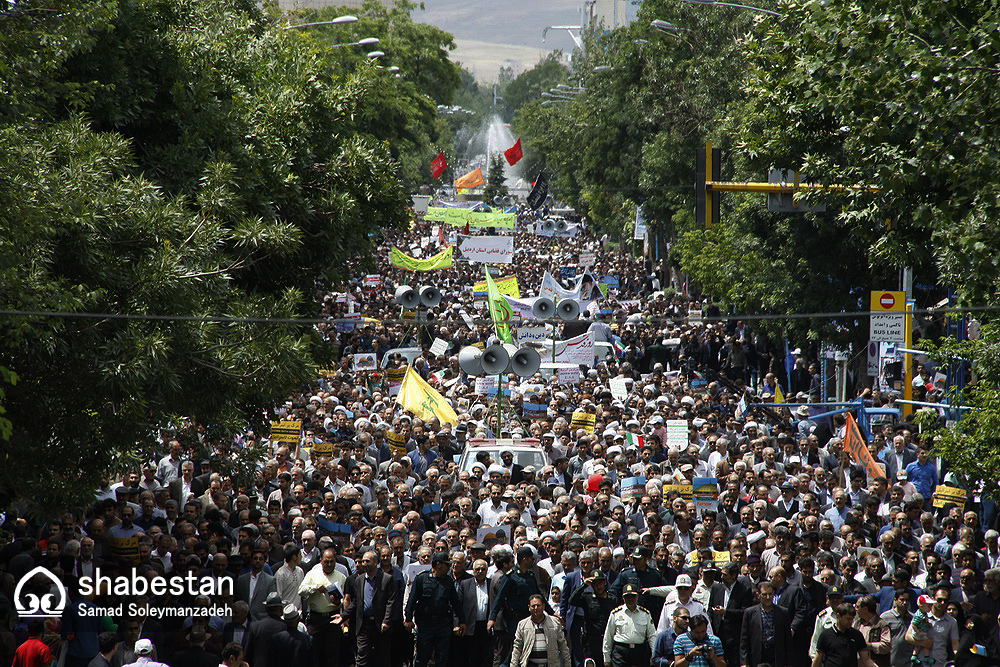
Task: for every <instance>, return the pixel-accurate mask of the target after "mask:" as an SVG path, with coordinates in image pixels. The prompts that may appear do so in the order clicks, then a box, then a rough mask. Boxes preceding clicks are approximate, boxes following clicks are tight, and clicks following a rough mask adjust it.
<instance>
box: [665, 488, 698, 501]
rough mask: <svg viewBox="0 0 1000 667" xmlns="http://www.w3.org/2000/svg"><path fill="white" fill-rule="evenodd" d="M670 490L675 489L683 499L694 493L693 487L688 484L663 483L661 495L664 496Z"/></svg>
mask: <svg viewBox="0 0 1000 667" xmlns="http://www.w3.org/2000/svg"><path fill="white" fill-rule="evenodd" d="M671 491H676V492H677V493H679V494H680V496H681V498H684V499H685V500H687V499H689V498H691V496H692V495H694V487H693V486H691V485H690V484H664V485H663V491H662V493H663V497H664V498H666V497H667V494H668V493H670V492H671Z"/></svg>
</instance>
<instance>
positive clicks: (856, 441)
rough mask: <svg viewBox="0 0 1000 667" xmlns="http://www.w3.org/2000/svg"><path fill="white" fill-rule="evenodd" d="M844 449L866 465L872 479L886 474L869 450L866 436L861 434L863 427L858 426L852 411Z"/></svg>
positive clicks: (855, 459) (845, 432) (848, 420)
mask: <svg viewBox="0 0 1000 667" xmlns="http://www.w3.org/2000/svg"><path fill="white" fill-rule="evenodd" d="M844 450H845V451H846V452H847V453H849V454H850V455H851V458H852V459H854V461H855V462H857V463H860V464H861V465H863V466H864V467H865V470H867V471H868V476H869V477H870V478H871V479H873V480H874V479H876V478H877V477H882V478H884V477H885V476H886V475H885V470H884V469H883V468H882V466H880V465H879V464H878V463H876V462H875V459H874V458H872V454H871V452H870V451H868V446H867V445H866V444H865V439H864V436H862V435H861V429H859V428H858V424H857V422H855V421H854V416H853V415H852V414H851V413H850V412H848V413H847V425H846V427H845V430H844Z"/></svg>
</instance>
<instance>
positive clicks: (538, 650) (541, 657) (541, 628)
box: [528, 620, 549, 665]
mask: <svg viewBox="0 0 1000 667" xmlns="http://www.w3.org/2000/svg"><path fill="white" fill-rule="evenodd" d="M528 662H529V663H533V664H540V665H544V664H547V663H548V662H549V645H548V642H546V641H545V621H544V620H543V621H542V622H541V623H535V643H534V644H532V646H531V653H529V654H528Z"/></svg>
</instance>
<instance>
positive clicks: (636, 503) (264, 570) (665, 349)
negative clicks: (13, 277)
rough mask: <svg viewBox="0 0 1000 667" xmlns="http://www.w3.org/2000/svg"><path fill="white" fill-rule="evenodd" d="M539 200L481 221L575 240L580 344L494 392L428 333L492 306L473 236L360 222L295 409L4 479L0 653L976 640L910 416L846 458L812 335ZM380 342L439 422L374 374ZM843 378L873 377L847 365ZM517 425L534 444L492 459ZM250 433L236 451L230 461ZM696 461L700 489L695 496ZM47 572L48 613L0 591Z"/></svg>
mask: <svg viewBox="0 0 1000 667" xmlns="http://www.w3.org/2000/svg"><path fill="white" fill-rule="evenodd" d="M538 218H539V214H536V213H532V212H530V211H522V212H521V213H520V214H519V215H518V223H517V228H516V229H515V230H503V229H500V230H495V231H494V232H493V233H494V234H504V233H513V234H514V237H515V242H514V243H515V248H516V250H515V253H514V258H513V263H512V264H507V265H497V266H495V267H493V268H495V269H499V271H498V272H497V279H498V280H499V279H502V278H503V277H507V276H515V277H516V278H517V281H518V285H519V289H520V292H521V296H522V297H531V296H533V295H534V294H536V293H537V291H538V289H539V285H540V284H541V281H542V278H543V275H544V274H545V272H549V273H550V274H552V275H553V276H554V277H555V278H557V279H561V280H562V283H563V287H566V288H569V287H571V283H572V282H573V280H574V279H573V278H570V277H569V275H570V274H573V275H574V276H575V275H576V274H577V273H578V272H580V273H582V272H583V268H581V267H579V264H580V261H581V259H582V258H581V254H584V255H585V256H589V255H591V254H592V255H593V262H594V263H593V266H591V267H589V268H590V271H591V272H592V275H594V276H596V277H597V278H598V280H600V281H601V282H602V285H603V287H602V289H601V292H600V295H599V296H598V298H597V299H595V300H594V301H592V302H590V303H589V304H587V308H585V310H584V313H583V314H582V315H581V316H580V318H579V319H577V320H575V321H570V322H565V323H563V322H561V321H559V322H558V324H557V325H556V327H555V331H554V332H553V336H555V337H557V338H560V337H563V338H568V337H570V336H571V335H578V334H582V333H587V332H590V333H591V335H592V336H593V337H594V339H595V340H596V341H599V342H601V343H607V344H608V345H604V346H601V347H600V348H599V350H600V354H595V358H594V359H593V361H592V363H589V364H582V365H581V366H580V368H579V372H578V373H574V374H573V375H574V376H575V377H572V378H569V377H567V376H566V375H565V374H559V373H557V372H555V371H554V370H551V369H547V368H542V369H539V372H538V373H536V374H535V375H533V376H531V377H525V378H521V377H518V376H517V375H515V374H513V373H510V374H507V375H505V376H504V377H503V383H504V387H503V389H504V390H505V391H501V392H499V393H500V395H502V396H503V397H504V398H503V400H504V402H505V405H504V409H496V405H495V402H496V397H495V396H490V395H486V394H480V393H476V381H475V380H476V379H475V377H472V376H469V375H468V374H467V373H465V372H464V371H463V370H462V368H461V366H460V364H459V361H458V357H457V355H458V351H459V350H460V349H461V348H463V347H464V346H468V345H473V344H476V343H481V344H486V343H489V342H490V341H491V337H493V336H494V335H495V333H496V332H495V330H494V325H493V323H492V322H491V321H490V316H489V314H488V311H487V308H486V306H485V302H484V300H483V295H482V294H481V293H479V292H478V291H477V290H475V289H474V285H475V283H476V282H479V281H481V280H482V279H483V277H484V270H483V265H482V264H479V263H470V262H455V263H454V265H452V266H451V267H449V268H444V269H439V270H436V271H432V272H427V273H413V272H407V271H403V270H401V269H398V268H394V267H392V266H391V265H390V262H389V256H390V252H389V251H390V248H391V246H397V247H398V248H400V249H401V250H403V251H404V252H407V253H409V254H414V255H416V254H419V255H421V256H424V257H427V256H430V255H433V254H434V253H435V252H437V251H438V250H439V249H441V248H442V247H444V245H445V244H447V243H449V242H450V238H449V237H450V235H451V234H453V233H454V232H455V231H456V230H455V229H454V228H447V227H444V228H442V227H440V226H438V225H436V224H434V223H428V222H423V221H420V220H418V221H417V222H415V223H414V225H413V226H412V227H411V228H410V229H408V230H405V231H402V232H395V233H391V234H388V235H387V236H386V237H385V238H384V239H382V244H381V246H380V247H379V250H378V251H377V252H376V253H375V264H374V266H372V265H369V266H367V267H364V262H361V261H360V260H359V267H363V268H359V269H358V270H357V275H351V276H349V279H347V280H345V282H344V284H343V285H341V286H340V287H339V289H338V290H336V291H330V292H325V291H324V292H319V293H318V294H317V302H318V308H319V310H320V312H321V313H322V316H323V318H324V319H328V321H326V322H324V323H323V324H320V325H318V328H319V330H320V332H321V334H322V335H323V336H324V337H325V338H326V339H327V340H328V341H330V343H331V344H333V345H335V346H336V348H337V358H338V363H337V365H336V366H335V367H333V368H329V369H325V370H323V371H322V374H321V375H319V376H318V377H317V378H316V381H315V382H314V383H313V384H312V385H311V386H309V387H303V388H302V390H301V391H299V392H296V393H295V394H294V395H292V396H289V398H288V401H287V402H286V403H285V405H283V406H275V419H276V420H278V421H284V422H297V424H296V425H295V429H298V435H295V434H294V430H295V429H293V434H292V437H288V432H287V429H286V430H285V431H283V436H282V437H278V435H277V431H275V433H271V434H261V433H255V432H253V431H250V430H247V431H246V432H244V433H241V434H238V435H237V436H236V437H227V438H224V439H223V438H218V437H214V436H212V435H211V433H210V432H209V431H206V430H205V429H203V428H202V427H201V426H200V425H198V424H197V423H196V422H192V424H190V425H186V426H185V427H183V428H178V429H177V430H171V429H170V428H164V429H163V430H162V451H161V452H159V453H158V455H157V457H156V458H155V459H150V460H149V461H147V462H146V463H145V464H144V465H142V466H141V467H139V468H137V469H134V470H129V471H127V472H126V473H125V474H124V475H123V476H121V477H120V478H116V479H103V480H95V487H97V490H96V496H95V499H94V502H93V503H91V504H89V505H87V506H83V507H72V508H64V510H63V511H62V512H61V513H58V514H57V515H55V516H52V517H49V518H39V517H37V516H35V515H25V514H23V513H22V512H19V509H18V507H12V508H6V511H5V513H4V516H3V525H2V529H3V531H4V534H5V535H6V536H7V537H8V539H7V542H6V544H4V545H3V546H2V547H0V572H2V573H0V665H7V664H13V665H17V666H18V667H21V666H35V665H48V664H49V663H50V662H52V664H56V665H59V667H63V666H66V667H77V666H79V667H87V666H106V665H115V666H120V665H150V666H152V667H156V665H159V664H165V665H170V666H171V667H189V666H194V667H197V666H201V665H211V666H212V667H214V666H215V665H227V666H230V667H236V666H239V665H249V667H268V666H271V667H273V666H275V665H280V666H282V667H285V666H287V667H292V666H294V667H299V666H302V667H320V666H322V667H336V666H339V665H345V666H349V665H351V664H356V665H357V667H402V666H403V665H407V666H410V665H412V667H426V666H427V665H428V664H429V662H430V661H432V660H433V662H434V664H435V665H436V666H437V667H446V665H449V666H454V665H459V664H461V665H463V666H464V665H471V667H541V666H542V665H553V666H557V667H570V666H571V665H572V667H584V665H585V664H586V663H587V661H588V660H593V662H594V664H596V665H597V666H598V667H600V666H601V665H613V666H614V667H633V666H635V667H647V666H648V665H654V666H655V667H666V666H667V665H676V666H677V667H688V666H690V667H723V665H728V666H729V667H743V666H745V667H764V666H767V667H809V666H812V667H822V666H824V665H826V666H830V667H833V666H834V665H836V666H840V665H844V666H847V665H855V664H863V665H872V664H874V665H879V666H880V667H888V666H890V665H891V666H892V667H909V666H910V665H926V666H927V667H944V666H945V665H946V664H948V663H949V662H954V663H955V664H957V665H960V666H964V665H988V664H994V665H995V664H1000V660H998V657H1000V635H998V614H1000V544H998V538H1000V535H998V532H997V530H996V529H995V524H996V520H997V515H996V511H995V507H994V506H993V505H992V504H991V503H989V502H988V499H986V498H984V497H982V496H980V495H979V492H980V491H981V489H976V488H972V487H969V485H967V484H965V483H964V481H963V479H962V478H961V477H960V476H958V475H955V474H954V473H952V472H951V471H949V469H948V465H947V462H945V461H942V460H939V459H937V458H935V457H934V456H933V453H932V443H930V442H928V441H927V439H926V438H924V437H923V436H922V435H921V433H920V432H919V429H917V428H916V427H914V426H913V425H912V424H911V423H909V422H908V421H906V420H905V419H900V420H896V419H890V420H887V421H886V422H885V423H882V424H879V425H878V426H876V427H875V428H874V432H873V433H871V434H870V437H869V438H868V442H867V447H868V451H869V453H870V454H871V456H872V458H873V460H874V461H875V462H876V463H875V466H874V467H871V466H865V465H862V464H861V463H860V462H859V461H858V460H855V458H853V457H852V454H851V451H850V450H849V448H847V447H845V444H844V440H845V437H846V431H845V429H846V428H847V427H848V424H847V423H846V422H845V415H843V414H836V415H831V416H818V415H820V414H821V413H823V412H824V411H825V408H823V407H820V406H818V405H817V404H818V403H820V399H821V394H823V386H822V384H823V383H822V380H821V377H820V374H819V372H818V370H817V366H816V364H817V362H818V350H817V349H816V348H815V347H814V346H808V345H805V344H803V345H802V347H801V348H799V347H796V345H795V344H794V341H784V340H780V339H775V337H774V336H773V335H768V333H767V332H766V331H765V330H764V329H763V327H761V326H758V325H757V324H755V323H754V322H753V321H750V320H747V319H740V318H738V317H737V316H735V315H734V314H733V313H732V312H731V311H730V310H729V309H727V308H726V307H725V306H722V307H721V308H720V306H719V305H716V304H714V303H713V302H712V301H711V300H710V299H694V298H692V297H691V296H690V295H689V294H686V293H685V290H684V287H683V286H682V285H678V284H675V283H672V282H671V281H670V278H669V276H668V275H667V274H666V273H665V271H664V269H663V266H662V265H661V263H660V262H658V261H657V260H655V259H644V258H641V257H640V258H636V257H635V256H633V254H632V253H631V251H630V250H628V249H623V248H621V247H619V246H616V245H615V244H610V243H608V242H607V239H598V238H596V237H595V236H594V235H593V234H592V233H591V232H590V231H589V230H587V228H586V224H585V223H582V222H581V221H578V220H575V222H581V224H580V226H579V228H578V233H577V235H576V236H573V237H558V236H557V237H553V236H541V235H538V234H536V233H535V221H536V220H537V219H538ZM471 233H472V234H477V233H483V230H476V229H473V230H472V231H471ZM605 276H611V277H612V278H613V280H611V281H606V280H604V277H605ZM407 283H408V284H411V285H412V284H419V285H433V286H435V287H437V288H438V289H439V290H440V291H441V292H442V293H443V299H442V300H441V302H440V304H438V305H436V306H433V307H430V308H423V309H420V310H418V311H417V312H416V313H415V314H413V316H412V317H411V316H410V315H411V313H404V312H403V309H401V307H400V306H399V305H398V304H397V303H395V302H394V300H393V294H394V291H395V288H396V287H397V286H398V285H402V284H407ZM514 326H515V329H516V328H517V323H515V324H514ZM438 339H440V340H443V341H444V342H446V343H447V345H446V347H445V349H444V350H443V351H442V350H441V349H440V345H438V346H437V348H436V352H438V353H432V352H431V347H432V346H433V345H434V342H435V341H436V340H438ZM786 342H788V343H793V344H789V345H788V346H787V347H786ZM803 343H805V341H803ZM789 348H790V349H791V352H788V353H786V350H787V349H789ZM407 351H410V352H407ZM371 354H374V355H375V364H374V367H373V366H372V364H371V363H365V364H362V363H360V362H359V359H360V358H361V357H362V356H365V357H367V355H371ZM786 361H788V362H790V363H786ZM407 366H411V367H412V369H413V371H416V372H417V373H419V375H420V377H421V378H422V379H424V380H425V381H426V382H427V383H428V385H429V386H431V387H432V388H434V389H435V390H436V391H437V392H438V393H439V394H440V395H441V396H442V397H443V400H445V401H447V402H448V403H449V404H450V406H451V407H452V408H453V409H454V411H455V413H456V415H457V423H450V422H448V421H442V420H441V419H440V418H438V417H428V416H427V415H426V414H425V415H423V417H421V416H418V415H417V414H415V413H412V412H410V411H407V410H405V409H404V408H403V407H402V406H401V405H400V404H399V403H398V401H397V400H396V391H397V390H398V383H397V384H395V386H394V383H393V378H394V377H396V378H398V374H396V375H394V374H393V373H391V371H394V370H399V369H401V368H405V367H407ZM918 377H919V376H918ZM506 390H509V395H506ZM933 391H934V388H933V386H932V385H931V384H927V386H923V385H922V386H921V387H919V388H918V394H917V397H918V398H925V397H927V398H931V399H932V398H933V393H932V392H933ZM925 392H930V393H929V394H928V395H926V396H925ZM776 396H777V397H779V398H780V397H783V398H784V400H785V402H786V403H790V404H795V405H796V406H799V407H793V408H785V407H770V406H769V405H768V404H773V403H775V398H776ZM858 397H860V398H861V399H862V400H863V401H864V404H865V405H866V406H869V407H887V406H888V407H892V404H893V395H892V394H890V393H888V392H882V391H879V389H878V387H877V385H876V386H875V387H864V386H860V387H859V392H858ZM741 399H742V401H741ZM779 402H780V400H779ZM528 403H530V404H532V407H533V408H534V409H531V410H529V409H527V408H526V407H525V405H526V404H528ZM747 404H750V405H747ZM804 404H810V405H811V406H812V407H809V406H807V405H804ZM537 406H541V407H537ZM574 413H584V414H585V415H589V417H587V418H586V419H583V420H581V421H579V422H578V421H576V420H574V418H573V415H574ZM678 424H680V426H681V429H680V438H679V439H678V431H677V425H678ZM473 440H475V441H477V445H478V443H486V444H488V445H493V446H485V447H483V448H482V450H481V451H478V450H476V449H475V448H474V447H473V444H472V443H471V441H473ZM525 443H528V444H529V446H530V447H532V448H533V449H535V450H537V451H538V452H540V453H541V456H540V457H539V458H538V459H537V460H538V461H539V463H538V464H537V465H526V464H525V463H524V462H523V460H521V459H519V458H515V451H513V450H514V449H517V450H518V451H519V452H520V451H522V446H523V445H524V444H525ZM508 448H509V449H508ZM261 452H263V457H262V458H260V459H259V464H258V465H257V466H256V475H255V476H253V478H244V477H241V476H240V475H237V474H236V473H235V472H234V471H235V470H237V468H238V466H235V465H233V463H234V462H235V461H238V460H243V461H245V460H246V459H248V458H249V457H251V456H259V455H260V453H261ZM463 454H464V455H465V458H464V459H463V458H462V457H463ZM470 454H473V455H472V456H470ZM463 460H464V461H467V462H468V461H471V464H469V465H461V466H460V465H459V463H460V461H463ZM696 478H711V479H713V480H715V483H716V485H717V486H716V489H717V493H716V494H712V495H710V497H707V498H704V497H698V498H695V495H694V493H693V488H694V487H693V482H694V480H695V479H696ZM939 485H946V486H950V487H953V488H960V489H961V488H964V489H965V490H966V492H967V493H966V499H965V500H966V502H965V504H964V505H961V504H959V503H960V502H961V501H960V500H958V501H957V502H956V501H955V500H956V499H955V498H954V496H949V500H950V501H951V502H940V499H939V498H936V497H935V491H936V489H937V487H938V486H939ZM503 528H505V529H506V530H501V529H503ZM39 567H40V568H42V569H41V570H39V569H37V568H39ZM98 575H102V576H104V577H106V579H105V581H104V582H103V583H102V582H101V579H100V577H99V576H98ZM95 579H96V584H94V583H93V582H94V581H95ZM88 581H89V582H91V583H89V584H88V583H87V582H88ZM121 581H124V582H126V583H125V584H122V587H121V588H120V587H119V586H118V584H117V583H116V582H121ZM156 581H160V582H167V583H172V582H176V583H178V584H180V583H181V582H185V581H187V582H190V581H195V582H199V583H198V586H187V587H186V588H185V587H183V586H180V585H178V586H176V587H174V586H161V587H156V586H154V585H153V583H154V582H156ZM126 584H127V585H126ZM60 590H62V591H65V597H66V598H67V599H68V602H67V604H66V606H65V610H63V611H62V612H61V613H55V612H54V613H48V614H46V613H33V614H29V613H25V609H28V608H29V607H27V606H26V605H29V603H31V602H35V603H38V602H39V601H42V600H52V599H55V598H57V597H58V596H57V595H56V593H57V592H59V591H60ZM30 609H31V610H32V611H35V612H38V611H39V607H38V604H35V605H34V606H31V607H30ZM41 610H42V612H45V611H47V610H48V611H51V606H49V607H46V606H43V607H41ZM93 610H96V611H93ZM171 610H175V611H176V610H183V613H170V612H171Z"/></svg>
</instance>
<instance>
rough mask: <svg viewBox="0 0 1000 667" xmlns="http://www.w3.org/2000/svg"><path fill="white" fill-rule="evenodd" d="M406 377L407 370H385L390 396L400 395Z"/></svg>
mask: <svg viewBox="0 0 1000 667" xmlns="http://www.w3.org/2000/svg"><path fill="white" fill-rule="evenodd" d="M404 377H406V369H405V368H387V369H385V381H386V382H387V383H388V385H389V395H390V396H395V395H396V394H398V393H399V387H400V385H402V384H403V378H404Z"/></svg>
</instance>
